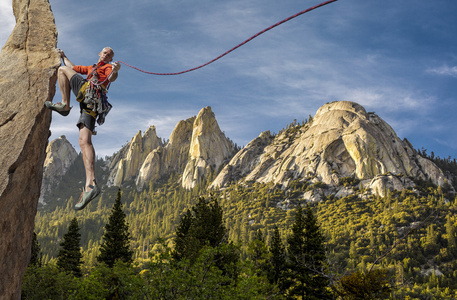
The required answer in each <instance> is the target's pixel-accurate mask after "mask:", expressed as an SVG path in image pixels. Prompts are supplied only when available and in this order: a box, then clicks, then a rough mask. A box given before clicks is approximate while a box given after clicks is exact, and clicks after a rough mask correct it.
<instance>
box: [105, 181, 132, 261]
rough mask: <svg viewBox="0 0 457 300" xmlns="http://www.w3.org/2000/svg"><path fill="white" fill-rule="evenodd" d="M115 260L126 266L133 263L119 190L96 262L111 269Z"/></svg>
mask: <svg viewBox="0 0 457 300" xmlns="http://www.w3.org/2000/svg"><path fill="white" fill-rule="evenodd" d="M116 260H121V261H123V262H125V263H127V264H130V263H132V262H133V251H132V250H131V249H130V233H129V225H128V223H127V221H126V215H125V213H124V211H123V210H122V203H121V190H120V189H119V191H118V193H117V198H116V201H115V202H114V205H113V208H112V209H111V215H110V216H109V219H108V223H107V224H106V225H105V232H104V233H103V243H102V245H101V246H100V255H99V256H98V257H97V261H99V262H104V263H106V265H107V266H109V267H110V268H112V267H113V266H114V263H115V261H116Z"/></svg>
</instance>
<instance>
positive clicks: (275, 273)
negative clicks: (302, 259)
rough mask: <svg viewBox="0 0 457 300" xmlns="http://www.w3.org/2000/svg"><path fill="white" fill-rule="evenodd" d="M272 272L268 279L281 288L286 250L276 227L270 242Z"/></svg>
mask: <svg viewBox="0 0 457 300" xmlns="http://www.w3.org/2000/svg"><path fill="white" fill-rule="evenodd" d="M269 251H270V259H269V260H270V266H271V267H270V272H269V276H268V279H269V280H270V282H271V283H275V284H278V285H280V286H281V283H280V279H281V278H282V276H283V272H284V270H285V265H286V249H285V247H284V244H283V242H282V240H281V234H280V233H279V229H278V227H277V226H276V225H275V227H274V232H273V237H272V238H271V242H270V248H269Z"/></svg>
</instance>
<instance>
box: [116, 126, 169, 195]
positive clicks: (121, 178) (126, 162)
mask: <svg viewBox="0 0 457 300" xmlns="http://www.w3.org/2000/svg"><path fill="white" fill-rule="evenodd" d="M159 146H162V141H161V140H160V139H159V138H158V137H157V133H156V128H155V126H151V127H149V128H148V129H147V130H146V132H145V133H144V135H143V136H142V135H141V131H139V132H138V133H137V134H136V135H135V136H134V137H133V138H132V140H131V141H130V143H128V144H127V145H126V146H124V147H123V148H122V149H121V150H120V151H119V152H118V153H117V154H116V155H115V156H114V159H113V160H112V162H111V164H110V166H109V168H110V170H111V172H110V176H109V179H108V185H109V186H111V185H114V186H121V185H122V183H123V182H125V181H128V180H135V179H136V177H137V175H138V171H139V169H140V167H141V165H142V164H143V162H144V161H145V159H146V158H147V156H148V155H149V153H151V152H152V151H153V150H154V149H156V148H158V147H159Z"/></svg>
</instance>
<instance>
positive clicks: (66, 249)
mask: <svg viewBox="0 0 457 300" xmlns="http://www.w3.org/2000/svg"><path fill="white" fill-rule="evenodd" d="M80 244H81V234H80V233H79V225H78V220H76V218H73V219H72V220H71V222H70V225H69V226H68V232H67V233H66V234H65V235H64V236H63V241H62V242H61V243H60V247H61V248H60V250H59V254H58V256H57V267H59V268H60V269H62V270H64V271H65V272H67V273H73V274H74V275H75V276H76V277H81V276H82V272H81V264H82V260H81V259H82V254H81V249H80V247H81V245H80Z"/></svg>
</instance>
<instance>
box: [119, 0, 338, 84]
mask: <svg viewBox="0 0 457 300" xmlns="http://www.w3.org/2000/svg"><path fill="white" fill-rule="evenodd" d="M336 1H338V0H330V1H326V2H323V3H321V4H318V5H316V6H313V7H311V8H308V9H305V10H303V11H301V12H299V13H296V14H295V15H293V16H290V17H288V18H287V19H284V20H282V21H280V22H278V23H276V24H274V25H272V26H270V27H268V28H266V29H264V30H262V31H260V32H259V33H257V34H255V35H253V36H251V37H250V38H248V39H247V40H245V41H244V42H242V43H241V44H238V45H237V46H235V47H233V48H232V49H230V50H228V51H227V52H225V53H223V54H221V55H219V56H218V57H216V58H215V59H213V60H210V61H209V62H207V63H205V64H203V65H201V66H198V67H195V68H192V69H188V70H185V71H181V72H176V73H155V72H147V71H144V70H141V69H139V68H137V67H134V66H131V65H129V64H128V63H126V62H123V61H121V60H120V61H118V63H122V64H124V65H126V66H128V67H130V68H132V69H135V70H137V71H140V72H143V73H146V74H151V75H180V74H184V73H187V72H191V71H195V70H198V69H200V68H203V67H205V66H207V65H209V64H211V63H213V62H215V61H216V60H218V59H220V58H222V57H224V56H226V55H227V54H229V53H230V52H232V51H234V50H236V49H238V48H239V47H241V46H243V45H245V44H246V43H248V42H250V41H252V40H253V39H255V38H256V37H258V36H259V35H261V34H263V33H265V32H267V31H269V30H271V29H273V28H275V27H277V26H279V25H281V24H283V23H285V22H287V21H290V20H292V19H293V18H296V17H298V16H300V15H302V14H305V13H307V12H310V11H312V10H314V9H316V8H319V7H322V6H324V5H327V4H330V3H332V2H336Z"/></svg>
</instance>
